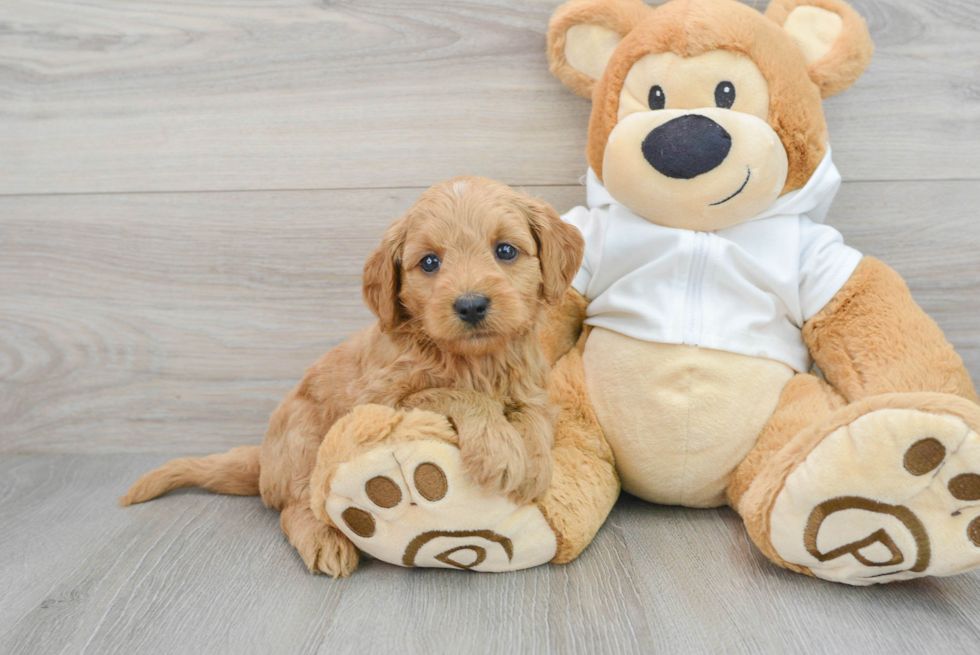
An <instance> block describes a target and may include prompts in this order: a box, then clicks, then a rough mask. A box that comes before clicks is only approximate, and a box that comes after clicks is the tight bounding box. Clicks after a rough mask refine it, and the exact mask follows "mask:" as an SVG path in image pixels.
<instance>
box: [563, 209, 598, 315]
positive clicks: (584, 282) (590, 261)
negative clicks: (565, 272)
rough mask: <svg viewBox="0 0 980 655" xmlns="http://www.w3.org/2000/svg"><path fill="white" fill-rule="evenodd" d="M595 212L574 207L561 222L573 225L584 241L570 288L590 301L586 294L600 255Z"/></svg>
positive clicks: (590, 298)
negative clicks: (581, 255) (580, 259)
mask: <svg viewBox="0 0 980 655" xmlns="http://www.w3.org/2000/svg"><path fill="white" fill-rule="evenodd" d="M595 213H596V210H589V209H588V208H587V207H581V206H579V207H575V208H574V209H572V210H571V211H569V212H568V213H566V214H565V215H564V216H562V217H561V219H562V220H563V221H565V222H566V223H568V224H569V225H574V226H575V227H577V228H578V231H579V232H581V233H582V238H583V239H585V255H584V256H583V257H582V267H581V268H579V271H578V274H577V275H576V276H575V279H574V280H572V288H574V289H575V290H576V291H578V292H579V293H581V294H582V295H583V296H585V297H586V299H587V300H592V297H591V296H589V294H588V289H589V285H590V284H591V283H592V277H593V275H594V274H595V272H596V270H598V268H599V259H600V256H601V255H602V226H601V221H599V220H598V217H596V216H595Z"/></svg>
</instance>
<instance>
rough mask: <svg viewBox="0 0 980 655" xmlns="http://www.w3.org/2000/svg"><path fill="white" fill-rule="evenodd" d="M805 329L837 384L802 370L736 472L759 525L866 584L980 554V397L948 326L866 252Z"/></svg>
mask: <svg viewBox="0 0 980 655" xmlns="http://www.w3.org/2000/svg"><path fill="white" fill-rule="evenodd" d="M805 334H806V336H807V341H808V344H809V346H810V349H811V352H813V353H814V355H815V358H816V360H817V363H818V364H819V365H820V367H821V369H822V370H823V371H824V372H825V374H826V376H827V379H828V380H830V381H831V382H832V383H834V388H832V387H831V386H830V385H827V384H826V383H823V382H822V381H820V380H817V379H815V378H812V377H811V376H797V378H795V379H794V380H793V381H792V382H791V384H790V385H788V386H787V388H786V390H785V391H784V394H783V397H782V398H781V401H780V405H779V407H778V408H777V411H776V413H775V414H774V416H773V417H772V419H771V420H770V423H769V425H768V426H767V427H766V429H765V431H764V433H763V434H762V436H761V437H760V440H759V442H758V444H757V445H756V447H755V449H754V450H753V451H752V453H751V454H750V455H749V457H747V458H746V460H745V461H744V462H743V463H742V464H741V465H740V466H739V468H738V469H737V471H736V474H735V476H733V479H732V482H731V485H730V487H729V497H730V500H731V502H732V505H733V506H735V507H736V508H737V509H738V511H739V513H740V514H741V515H742V517H743V519H744V520H745V524H746V528H747V529H748V531H749V534H750V535H751V536H752V539H753V540H754V541H755V542H756V544H757V545H758V546H759V547H760V548H761V549H762V551H763V552H764V553H765V554H766V555H767V556H769V557H770V558H771V559H772V560H773V561H775V562H776V563H778V564H781V565H783V566H786V567H787V568H791V569H794V570H797V571H800V572H803V573H808V574H811V575H815V576H817V577H821V578H825V579H828V580H836V581H839V582H845V583H848V584H856V585H866V584H873V583H879V582H890V581H893V580H903V579H909V578H914V577H919V576H923V575H950V574H953V573H958V572H961V571H964V570H967V569H970V568H973V567H975V566H978V565H980V504H978V503H980V434H978V433H980V406H978V405H977V404H976V402H975V400H976V394H975V392H974V390H973V387H972V383H971V382H970V379H969V375H968V374H967V373H966V371H965V369H964V368H963V366H962V362H961V361H960V360H959V357H958V356H956V354H955V352H953V350H952V347H951V346H949V344H948V343H947V342H946V341H945V339H944V338H943V336H942V333H941V332H940V331H939V328H938V327H937V326H936V325H935V323H934V322H932V321H931V319H929V318H928V317H927V316H926V315H925V314H924V313H923V312H922V311H921V309H919V308H918V307H917V306H916V305H915V303H914V301H912V299H911V296H910V295H909V294H908V290H907V288H906V287H905V285H904V283H903V282H902V281H901V278H899V277H898V276H897V274H895V273H894V272H893V271H891V270H890V269H888V268H887V267H886V266H884V265H883V264H881V263H880V262H877V261H875V260H870V259H866V260H865V262H864V263H862V265H861V267H859V269H858V270H857V271H856V272H855V274H854V275H853V276H852V279H851V280H850V281H849V282H848V284H847V285H845V287H844V288H843V289H842V290H841V291H840V292H839V293H838V295H837V296H836V297H835V298H834V300H833V301H831V303H830V304H829V305H828V306H827V307H826V308H825V309H824V310H823V311H822V312H821V313H820V314H818V315H817V316H816V317H815V318H814V319H812V320H811V322H810V323H808V324H807V326H806V329H805ZM838 389H839V390H840V391H838Z"/></svg>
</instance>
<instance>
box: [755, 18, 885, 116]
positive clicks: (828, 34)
mask: <svg viewBox="0 0 980 655" xmlns="http://www.w3.org/2000/svg"><path fill="white" fill-rule="evenodd" d="M766 16H767V17H769V18H771V19H772V20H774V21H776V23H778V24H779V25H782V26H783V29H784V30H786V31H787V32H788V33H789V35H790V36H791V37H793V40H794V41H796V43H797V45H799V46H800V49H801V50H802V51H803V57H804V59H805V60H806V65H807V72H808V73H809V74H810V79H812V80H813V82H814V84H816V85H817V86H818V87H820V95H822V96H823V97H824V98H829V97H830V96H832V95H836V94H838V93H840V92H841V91H843V90H845V89H847V88H849V87H850V86H851V85H852V84H854V83H855V82H857V80H858V78H859V77H861V74H862V73H864V69H865V68H867V67H868V61H870V60H871V55H872V53H873V52H874V43H873V42H872V41H871V34H869V33H868V26H867V25H866V24H865V22H864V19H863V18H861V16H860V15H859V14H858V13H857V12H856V11H854V9H853V8H852V7H851V6H850V5H849V4H847V3H846V2H843V1H842V0H773V1H772V2H771V3H770V4H769V8H768V9H767V10H766Z"/></svg>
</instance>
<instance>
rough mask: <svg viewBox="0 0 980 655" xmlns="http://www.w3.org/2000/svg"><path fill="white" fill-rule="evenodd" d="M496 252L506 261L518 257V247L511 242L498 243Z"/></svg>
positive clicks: (498, 257)
mask: <svg viewBox="0 0 980 655" xmlns="http://www.w3.org/2000/svg"><path fill="white" fill-rule="evenodd" d="M496 253H497V259H502V260H503V261H505V262H509V261H512V260H514V259H516V258H517V248H515V247H514V246H512V245H510V244H509V243H501V244H498V245H497V250H496Z"/></svg>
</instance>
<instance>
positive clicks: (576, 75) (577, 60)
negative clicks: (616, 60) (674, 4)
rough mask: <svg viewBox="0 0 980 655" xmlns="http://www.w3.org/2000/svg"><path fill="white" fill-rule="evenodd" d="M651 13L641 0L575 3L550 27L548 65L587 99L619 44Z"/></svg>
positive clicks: (564, 7) (558, 13)
mask: <svg viewBox="0 0 980 655" xmlns="http://www.w3.org/2000/svg"><path fill="white" fill-rule="evenodd" d="M651 11H652V9H651V8H650V7H648V6H647V5H645V4H644V3H643V2H642V1H641V0H572V2H568V3H566V4H564V5H562V6H561V7H559V8H558V9H557V10H556V11H555V13H554V15H553V16H552V17H551V23H550V24H549V25H548V64H549V65H550V67H551V72H552V73H554V75H555V77H557V78H558V79H559V80H561V81H562V82H563V83H564V84H565V86H567V87H569V88H570V89H571V90H572V91H574V92H575V93H577V94H579V95H580V96H582V97H584V98H589V97H591V96H592V87H593V86H595V82H596V80H597V79H599V78H600V77H602V73H603V71H604V70H606V64H607V63H609V58H610V57H611V56H612V53H613V51H614V50H615V49H616V46H618V45H619V42H620V41H622V40H623V37H625V36H626V35H627V34H629V33H630V31H632V29H633V28H634V27H636V26H637V25H638V24H639V23H640V21H642V20H643V19H644V18H646V16H647V15H648V14H649V13H650V12H651Z"/></svg>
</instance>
